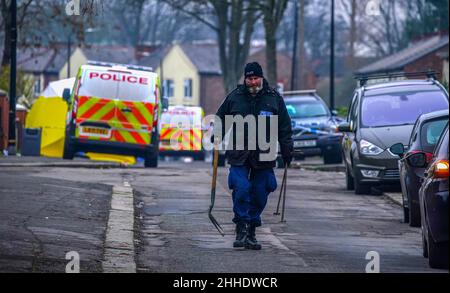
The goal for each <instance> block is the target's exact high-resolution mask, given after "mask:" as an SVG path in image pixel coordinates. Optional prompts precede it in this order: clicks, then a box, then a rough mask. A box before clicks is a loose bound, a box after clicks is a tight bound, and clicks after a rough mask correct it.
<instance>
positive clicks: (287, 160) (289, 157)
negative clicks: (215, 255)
mask: <svg viewBox="0 0 450 293" xmlns="http://www.w3.org/2000/svg"><path fill="white" fill-rule="evenodd" d="M283 162H284V164H285V165H286V164H287V165H288V167H289V166H290V165H291V162H292V155H291V154H289V155H283Z"/></svg>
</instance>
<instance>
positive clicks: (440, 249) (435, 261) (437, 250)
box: [427, 229, 448, 269]
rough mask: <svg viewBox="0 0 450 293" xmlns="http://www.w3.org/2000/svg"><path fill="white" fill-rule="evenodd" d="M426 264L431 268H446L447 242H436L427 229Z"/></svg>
mask: <svg viewBox="0 0 450 293" xmlns="http://www.w3.org/2000/svg"><path fill="white" fill-rule="evenodd" d="M427 243H428V264H429V265H430V267H432V268H433V269H448V242H444V243H436V242H434V240H433V238H432V237H431V234H430V229H428V241H427Z"/></svg>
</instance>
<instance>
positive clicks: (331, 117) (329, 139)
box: [279, 90, 343, 165]
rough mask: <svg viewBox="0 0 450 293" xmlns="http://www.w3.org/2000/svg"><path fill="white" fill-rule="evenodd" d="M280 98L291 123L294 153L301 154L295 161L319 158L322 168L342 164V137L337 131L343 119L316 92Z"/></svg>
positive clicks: (298, 93) (292, 93)
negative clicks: (308, 157)
mask: <svg viewBox="0 0 450 293" xmlns="http://www.w3.org/2000/svg"><path fill="white" fill-rule="evenodd" d="M283 96H284V98H285V99H284V102H285V103H286V108H287V110H288V113H289V116H290V117H291V121H292V132H293V135H292V139H293V140H294V150H295V151H296V152H297V153H299V154H300V155H295V156H294V157H295V159H302V158H303V157H307V156H322V157H323V161H324V164H340V163H342V150H341V138H342V134H341V133H337V127H338V125H339V123H340V122H342V120H343V119H341V118H339V117H338V116H337V115H336V114H335V112H333V111H331V110H330V109H329V107H328V106H327V104H326V103H325V102H324V101H323V100H322V98H321V97H320V96H319V95H317V93H316V91H315V90H307V91H295V92H285V93H284V94H283ZM279 165H280V164H279ZM281 165H282V164H281Z"/></svg>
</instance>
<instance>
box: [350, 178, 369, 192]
mask: <svg viewBox="0 0 450 293" xmlns="http://www.w3.org/2000/svg"><path fill="white" fill-rule="evenodd" d="M354 182H355V194H370V190H371V188H372V186H370V185H369V184H362V183H361V181H359V180H358V179H356V178H355V179H354Z"/></svg>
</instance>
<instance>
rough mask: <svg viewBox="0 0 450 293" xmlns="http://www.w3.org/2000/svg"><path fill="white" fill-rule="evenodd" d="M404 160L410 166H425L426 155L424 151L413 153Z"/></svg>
mask: <svg viewBox="0 0 450 293" xmlns="http://www.w3.org/2000/svg"><path fill="white" fill-rule="evenodd" d="M406 161H407V162H408V164H409V165H410V166H411V167H415V168H425V167H426V166H427V165H428V163H427V156H426V155H425V153H415V154H412V155H410V156H408V157H407V158H406Z"/></svg>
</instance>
